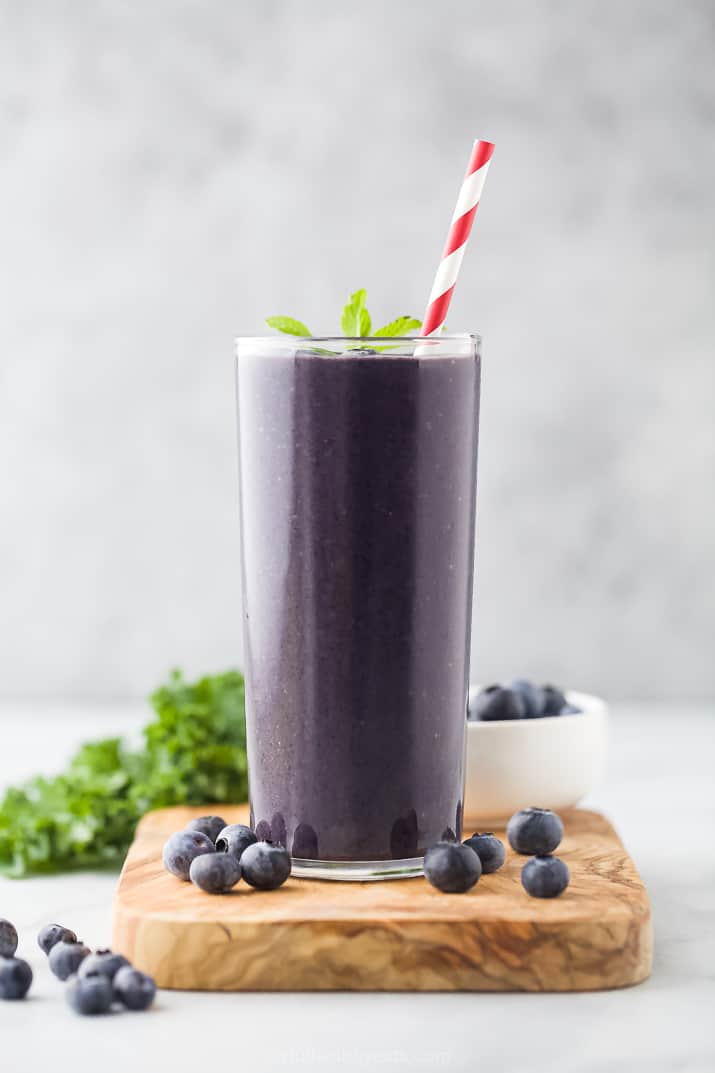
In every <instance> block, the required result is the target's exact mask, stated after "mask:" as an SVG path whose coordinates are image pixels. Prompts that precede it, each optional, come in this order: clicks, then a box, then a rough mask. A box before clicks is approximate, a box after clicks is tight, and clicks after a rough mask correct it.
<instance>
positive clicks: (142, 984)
mask: <svg viewBox="0 0 715 1073" xmlns="http://www.w3.org/2000/svg"><path fill="white" fill-rule="evenodd" d="M155 994H156V984H155V983H154V981H153V980H152V978H151V976H147V975H146V973H144V972H139V970H138V969H132V968H131V967H130V966H128V965H126V966H125V967H124V968H123V969H120V970H119V972H118V973H117V975H116V976H115V977H114V995H115V997H116V998H117V999H118V1000H119V1001H120V1002H122V1003H123V1004H124V1005H125V1006H126V1007H127V1009H128V1010H148V1009H149V1007H150V1006H151V1004H152V1002H153V1001H154V995H155Z"/></svg>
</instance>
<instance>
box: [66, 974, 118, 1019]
mask: <svg viewBox="0 0 715 1073" xmlns="http://www.w3.org/2000/svg"><path fill="white" fill-rule="evenodd" d="M65 998H66V999H67V1002H68V1003H69V1005H70V1006H71V1007H72V1009H73V1010H74V1011H75V1013H80V1014H82V1016H83V1017H91V1016H92V1015H93V1014H97V1013H106V1012H107V1011H108V1009H109V1007H110V1006H111V1005H112V1001H113V999H114V988H113V987H112V981H111V980H110V979H109V977H108V976H106V975H105V974H104V973H103V972H91V973H88V974H87V975H85V976H73V977H71V979H70V980H68V981H67V987H66V988H65Z"/></svg>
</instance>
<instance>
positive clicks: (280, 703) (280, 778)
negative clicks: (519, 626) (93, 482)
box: [237, 334, 480, 880]
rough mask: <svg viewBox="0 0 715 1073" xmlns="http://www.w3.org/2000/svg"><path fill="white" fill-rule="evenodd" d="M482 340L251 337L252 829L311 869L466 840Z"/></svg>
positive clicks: (246, 367) (339, 868) (247, 611)
mask: <svg viewBox="0 0 715 1073" xmlns="http://www.w3.org/2000/svg"><path fill="white" fill-rule="evenodd" d="M479 383H480V341H479V338H478V337H477V336H476V335H448V334H442V335H440V336H439V337H438V338H427V339H416V338H404V339H394V338H393V339H386V338H384V337H382V338H374V339H341V338H320V339H318V338H314V339H307V338H293V337H286V336H284V337H271V338H265V339H239V340H238V356H237V399H238V446H239V499H240V517H241V568H242V578H243V604H244V630H245V634H244V636H245V654H244V664H245V677H246V722H247V734H248V770H249V787H250V799H251V822H252V825H253V826H254V827H255V828H256V831H257V834H258V836H259V838H270V839H272V840H273V841H274V842H278V843H280V844H282V845H285V846H286V847H287V848H288V849H289V851H290V853H291V855H292V857H293V874H294V875H298V876H310V877H314V878H334V879H358V880H365V879H382V878H395V877H398V876H410V875H417V874H420V873H421V870H422V856H423V853H424V851H425V849H426V848H427V847H428V846H430V845H431V844H432V843H434V842H436V841H437V840H438V839H440V838H456V839H459V838H460V837H461V833H462V831H461V828H462V801H463V794H464V763H465V760H464V758H465V729H466V705H467V689H468V680H469V648H470V626H471V608H472V567H473V558H474V507H475V492H476V464H477V436H478V418H479Z"/></svg>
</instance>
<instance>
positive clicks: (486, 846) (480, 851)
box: [463, 831, 506, 876]
mask: <svg viewBox="0 0 715 1073" xmlns="http://www.w3.org/2000/svg"><path fill="white" fill-rule="evenodd" d="M463 845H465V846H469V848H470V849H473V850H474V852H475V853H476V855H477V857H479V860H480V861H481V862H482V875H485V876H488V875H490V874H491V873H492V872H497V871H498V870H499V869H500V868H501V866H502V865H503V864H504V861H505V860H506V850H505V849H504V843H503V842H502V840H501V839H500V838H497V837H496V836H495V835H493V834H492V832H491V831H487V832H486V833H485V834H483V835H480V834H473V835H472V837H471V838H465V840H464V843H463Z"/></svg>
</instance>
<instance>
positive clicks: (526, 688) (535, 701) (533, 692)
mask: <svg viewBox="0 0 715 1073" xmlns="http://www.w3.org/2000/svg"><path fill="white" fill-rule="evenodd" d="M509 688H510V689H513V690H514V692H515V693H519V694H520V695H521V696H522V698H523V700H524V708H525V711H524V715H525V717H526V718H527V719H538V718H539V716H540V715H543V714H544V691H543V689H542V688H541V686H537V685H534V683H533V682H530V681H529V680H528V678H515V679H514V680H513V682H510V683H509Z"/></svg>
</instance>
